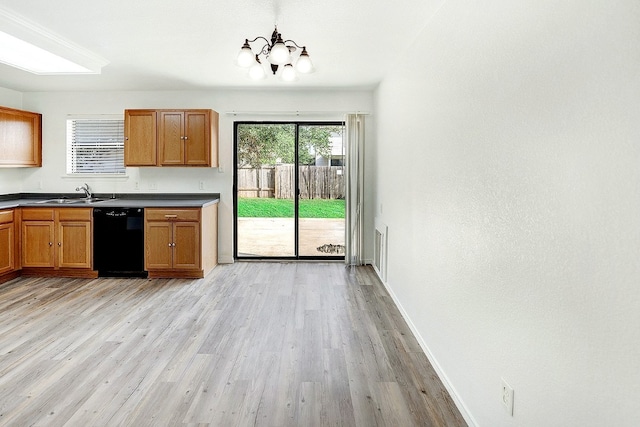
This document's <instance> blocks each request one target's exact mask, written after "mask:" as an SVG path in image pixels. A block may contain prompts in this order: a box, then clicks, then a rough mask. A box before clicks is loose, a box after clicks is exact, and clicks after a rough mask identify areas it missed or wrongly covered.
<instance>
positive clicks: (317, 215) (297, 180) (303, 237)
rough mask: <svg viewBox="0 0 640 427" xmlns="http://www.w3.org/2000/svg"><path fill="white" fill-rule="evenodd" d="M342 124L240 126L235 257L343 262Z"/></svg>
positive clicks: (237, 155) (236, 174) (237, 133)
mask: <svg viewBox="0 0 640 427" xmlns="http://www.w3.org/2000/svg"><path fill="white" fill-rule="evenodd" d="M342 134H343V124H342V123H340V122H338V123H280V122H269V123H265V122H236V123H235V132H234V139H235V173H234V208H235V219H236V227H235V233H234V243H235V257H236V258H238V259H243V258H245V259H246V258H309V259H335V258H337V259H341V258H344V212H345V206H344V188H345V186H344V167H343V164H344V149H343V142H342Z"/></svg>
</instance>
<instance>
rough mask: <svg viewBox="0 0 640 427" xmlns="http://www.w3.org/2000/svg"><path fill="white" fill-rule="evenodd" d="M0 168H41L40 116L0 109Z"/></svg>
mask: <svg viewBox="0 0 640 427" xmlns="http://www.w3.org/2000/svg"><path fill="white" fill-rule="evenodd" d="M0 166H4V167H40V166H42V114H38V113H32V112H30V111H22V110H14V109H12V108H5V107H0Z"/></svg>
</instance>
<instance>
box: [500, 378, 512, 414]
mask: <svg viewBox="0 0 640 427" xmlns="http://www.w3.org/2000/svg"><path fill="white" fill-rule="evenodd" d="M500 380H502V382H501V387H500V401H501V402H502V406H504V409H505V411H507V413H508V414H509V415H511V416H512V417H513V389H512V388H511V386H510V385H509V384H507V382H506V381H505V380H504V378H500Z"/></svg>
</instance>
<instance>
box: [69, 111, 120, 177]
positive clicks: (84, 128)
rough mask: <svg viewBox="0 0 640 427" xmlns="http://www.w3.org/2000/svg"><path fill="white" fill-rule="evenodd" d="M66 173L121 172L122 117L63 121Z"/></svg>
mask: <svg viewBox="0 0 640 427" xmlns="http://www.w3.org/2000/svg"><path fill="white" fill-rule="evenodd" d="M67 173H68V174H124V173H125V167H124V120H123V119H69V120H67Z"/></svg>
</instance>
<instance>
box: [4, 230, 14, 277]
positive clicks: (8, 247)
mask: <svg viewBox="0 0 640 427" xmlns="http://www.w3.org/2000/svg"><path fill="white" fill-rule="evenodd" d="M14 228H15V226H14V225H13V223H12V222H10V223H8V224H0V274H4V273H8V272H10V271H13V270H14V269H15V261H14V253H13V251H14V244H15V237H14Z"/></svg>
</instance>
